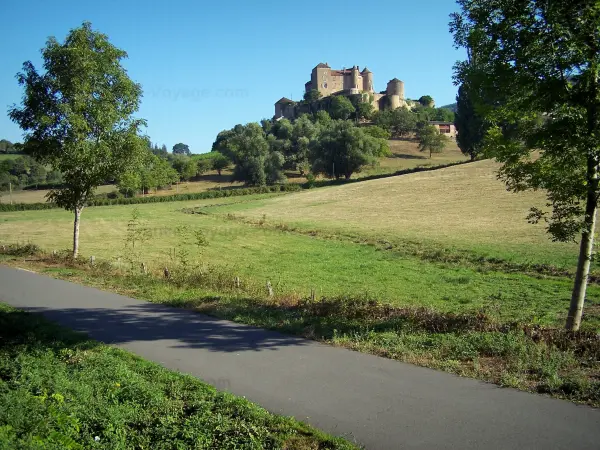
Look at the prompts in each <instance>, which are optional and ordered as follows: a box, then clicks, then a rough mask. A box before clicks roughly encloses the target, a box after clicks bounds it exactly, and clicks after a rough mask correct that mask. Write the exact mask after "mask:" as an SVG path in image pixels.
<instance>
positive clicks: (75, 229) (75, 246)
mask: <svg viewBox="0 0 600 450" xmlns="http://www.w3.org/2000/svg"><path fill="white" fill-rule="evenodd" d="M81 210H82V208H75V222H74V223H73V259H75V258H77V255H78V254H79V219H80V218H81Z"/></svg>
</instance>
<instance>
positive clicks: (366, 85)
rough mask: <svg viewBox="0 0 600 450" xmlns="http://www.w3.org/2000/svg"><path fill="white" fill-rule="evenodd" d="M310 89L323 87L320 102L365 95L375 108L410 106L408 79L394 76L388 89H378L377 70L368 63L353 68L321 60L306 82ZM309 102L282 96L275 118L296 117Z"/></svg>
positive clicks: (376, 109)
mask: <svg viewBox="0 0 600 450" xmlns="http://www.w3.org/2000/svg"><path fill="white" fill-rule="evenodd" d="M304 88H305V90H306V92H310V91H311V90H316V91H319V93H320V94H321V99H320V100H319V101H320V102H321V101H323V100H322V99H326V98H328V97H331V96H335V95H344V96H347V97H351V96H355V95H362V96H363V101H370V102H371V104H372V105H373V109H374V110H375V111H381V110H384V109H396V108H400V107H408V105H407V102H406V99H405V98H404V82H403V81H400V80H399V79H398V78H394V79H392V80H390V81H389V82H388V83H387V87H386V90H385V91H383V92H379V93H378V92H375V89H374V84H373V72H371V71H370V70H369V69H367V68H366V67H365V68H364V69H363V70H362V71H361V70H360V69H359V67H358V66H354V67H352V68H351V69H346V68H344V69H342V70H336V69H332V68H331V67H329V65H328V64H327V63H325V64H323V63H319V64H317V66H316V67H315V68H314V69H313V70H312V73H311V76H310V81H308V82H307V83H305V85H304ZM305 109H307V108H306V105H300V104H298V103H296V102H294V101H293V100H290V99H288V98H285V97H282V98H281V99H279V100H278V101H277V103H275V118H276V119H277V118H280V117H285V118H288V119H293V118H295V117H297V116H298V115H300V114H302V113H304V112H308V110H306V111H305Z"/></svg>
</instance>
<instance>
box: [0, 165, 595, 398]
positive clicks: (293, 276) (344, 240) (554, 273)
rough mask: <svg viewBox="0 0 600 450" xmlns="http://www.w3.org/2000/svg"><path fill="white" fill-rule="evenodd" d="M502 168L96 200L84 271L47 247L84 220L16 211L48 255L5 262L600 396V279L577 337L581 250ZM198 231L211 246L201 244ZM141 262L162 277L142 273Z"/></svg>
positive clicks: (22, 238)
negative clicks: (535, 214)
mask: <svg viewBox="0 0 600 450" xmlns="http://www.w3.org/2000/svg"><path fill="white" fill-rule="evenodd" d="M495 168H496V166H495V164H494V163H493V162H491V161H480V162H475V163H470V164H465V165H460V166H454V167H448V168H445V169H438V170H435V171H431V172H420V173H413V174H409V175H403V176H397V177H390V178H382V179H376V180H370V181H362V182H359V183H350V184H347V185H341V186H332V187H324V188H316V189H309V190H304V191H301V192H295V193H271V194H259V195H249V196H243V197H226V198H218V199H205V200H195V201H180V202H170V203H153V204H140V205H118V206H105V207H104V206H103V207H90V208H86V209H85V210H84V211H83V215H82V224H81V248H80V250H81V253H82V258H81V260H80V262H78V263H75V264H73V263H72V262H70V261H69V260H68V258H67V259H64V258H63V256H61V255H63V254H65V255H66V254H68V251H65V252H64V253H60V252H59V254H58V256H52V255H50V253H49V252H51V251H52V250H58V251H60V250H61V249H68V248H69V247H70V245H71V236H72V234H71V233H72V220H73V217H72V214H70V213H69V212H66V211H63V210H59V209H52V210H41V211H22V212H6V213H2V214H0V244H11V243H17V242H18V243H20V244H21V245H24V244H27V243H33V244H37V245H39V246H41V247H42V248H43V249H44V250H45V251H46V254H45V255H39V254H38V252H37V251H35V250H33V251H32V253H31V255H32V257H25V259H23V257H22V256H21V257H19V255H21V254H22V252H21V250H19V248H16V250H15V249H13V250H14V251H13V250H11V249H12V248H13V247H9V250H7V253H9V255H5V256H3V257H2V258H3V259H4V261H5V262H6V263H8V264H13V265H18V266H20V267H27V268H30V269H32V270H37V271H40V272H44V273H47V274H49V275H51V276H56V277H60V278H65V279H69V280H72V281H75V282H80V283H84V284H88V285H92V286H96V287H99V288H101V289H108V290H113V291H117V292H120V293H123V294H126V295H130V296H133V297H137V298H141V299H144V300H148V301H153V302H159V303H164V304H168V305H172V306H177V307H186V308H191V309H195V310H199V311H202V312H205V313H209V314H213V315H216V316H219V317H224V318H227V319H230V320H235V321H240V322H244V323H249V324H253V325H256V326H262V327H267V328H272V329H277V330H280V331H284V332H289V333H294V334H300V335H303V336H306V337H309V338H313V339H318V340H321V341H324V342H329V343H332V344H335V345H343V346H346V347H348V348H352V349H357V350H361V351H367V352H371V353H375V354H378V355H383V356H387V357H390V358H396V359H400V360H402V361H407V362H411V363H415V364H420V365H425V366H428V367H433V368H438V369H443V370H447V371H450V372H453V373H457V374H460V375H465V376H472V377H477V378H481V379H485V380H488V381H492V382H495V383H499V384H501V385H507V386H513V387H517V388H520V389H525V390H530V391H536V392H545V393H549V394H551V395H555V396H558V397H563V398H569V399H571V400H574V401H579V402H585V403H588V404H593V405H599V404H600V383H599V382H598V380H599V378H598V373H599V372H600V368H599V367H598V364H599V363H597V362H593V363H589V361H597V360H598V355H599V354H600V346H598V342H597V337H596V333H597V331H598V329H600V285H599V284H598V283H597V282H596V281H594V282H592V283H591V284H590V286H589V290H588V296H587V300H586V308H585V312H584V318H583V323H582V330H583V333H584V334H582V335H581V336H580V337H578V338H577V339H575V340H571V338H570V337H569V336H568V335H566V334H564V332H562V331H561V330H560V328H561V327H562V326H563V324H564V320H565V317H566V313H567V310H568V305H569V300H570V292H571V288H572V277H571V273H572V270H573V267H574V265H575V262H576V253H577V246H576V245H575V244H557V243H553V242H551V241H550V239H549V238H548V236H547V234H546V232H545V230H544V227H543V226H542V225H531V224H528V223H527V221H526V220H525V216H526V214H527V211H528V209H529V207H531V206H534V205H537V206H539V205H540V204H541V205H543V204H544V196H543V195H542V193H520V194H513V193H510V192H507V191H506V189H505V188H504V186H503V184H502V183H501V182H500V181H498V180H497V179H496V178H495V175H494V170H495ZM134 216H136V217H137V219H136V224H135V226H134V227H132V226H131V223H132V222H131V220H132V218H133V217H134ZM128 224H129V232H128ZM132 228H133V229H135V230H137V231H135V232H134V233H133V235H134V236H136V237H135V238H134V239H135V241H136V242H135V246H133V245H132V233H131V230H132ZM196 232H201V236H202V239H203V240H205V241H206V242H207V244H208V245H206V246H204V245H196V243H197V241H196V240H195V238H194V236H197V235H196V234H195V233H196ZM29 254H30V253H28V250H26V251H25V253H23V255H29ZM11 255H12V256H11ZM90 255H94V256H95V257H96V261H97V262H96V265H95V266H93V267H90V266H89V264H87V263H86V261H87V258H88V257H89V256H90ZM142 262H143V263H145V264H146V266H147V267H148V269H149V272H150V275H147V276H143V275H141V274H140V264H141V263H142ZM165 267H168V268H169V271H170V274H171V275H170V278H168V279H165V278H164V276H163V270H164V268H165ZM594 274H595V276H596V277H597V269H596V268H594ZM236 277H239V279H240V280H241V281H240V287H239V288H235V286H234V278H236ZM595 279H597V278H595ZM267 281H268V282H269V283H270V284H271V286H272V288H273V296H272V297H271V296H268V295H267V290H266V288H265V284H266V283H267ZM312 292H314V298H313V294H312ZM546 334H547V336H546ZM540 336H546V337H540ZM546 339H549V341H546ZM590 358H591V359H590Z"/></svg>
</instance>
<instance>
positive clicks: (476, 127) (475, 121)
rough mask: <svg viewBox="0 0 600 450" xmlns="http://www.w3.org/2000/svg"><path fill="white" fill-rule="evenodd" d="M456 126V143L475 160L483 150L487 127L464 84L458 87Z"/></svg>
mask: <svg viewBox="0 0 600 450" xmlns="http://www.w3.org/2000/svg"><path fill="white" fill-rule="evenodd" d="M454 126H455V127H456V131H458V134H457V136H456V143H457V144H458V147H459V148H460V151H461V152H462V153H463V154H465V155H468V156H469V157H470V158H471V161H473V160H474V159H475V158H477V156H478V155H479V154H480V153H481V152H482V150H483V139H484V137H485V133H486V130H487V127H486V126H485V122H484V120H483V118H482V117H481V116H480V115H479V114H478V113H477V111H475V108H474V106H473V102H472V101H471V98H470V96H469V90H468V87H467V85H464V84H463V85H461V86H460V87H459V88H458V95H457V96H456V114H455V116H454Z"/></svg>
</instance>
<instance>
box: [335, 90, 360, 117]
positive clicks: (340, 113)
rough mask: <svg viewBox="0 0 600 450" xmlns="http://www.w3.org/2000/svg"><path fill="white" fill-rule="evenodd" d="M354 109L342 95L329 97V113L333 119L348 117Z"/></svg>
mask: <svg viewBox="0 0 600 450" xmlns="http://www.w3.org/2000/svg"><path fill="white" fill-rule="evenodd" d="M355 111H356V109H355V108H354V105H353V104H352V102H351V101H350V100H348V99H347V98H346V97H344V96H342V95H338V96H336V97H333V98H332V99H331V106H330V108H329V114H330V115H331V117H332V118H334V119H342V120H346V119H349V118H350V116H352V114H354V112H355Z"/></svg>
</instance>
